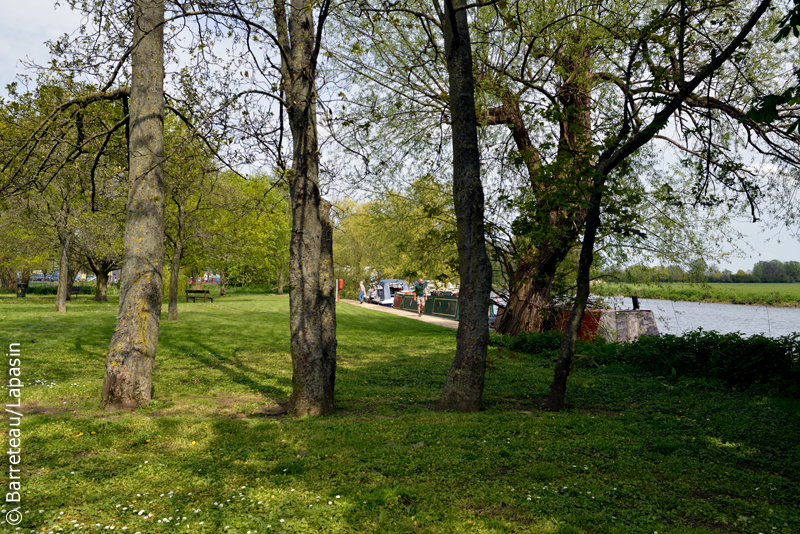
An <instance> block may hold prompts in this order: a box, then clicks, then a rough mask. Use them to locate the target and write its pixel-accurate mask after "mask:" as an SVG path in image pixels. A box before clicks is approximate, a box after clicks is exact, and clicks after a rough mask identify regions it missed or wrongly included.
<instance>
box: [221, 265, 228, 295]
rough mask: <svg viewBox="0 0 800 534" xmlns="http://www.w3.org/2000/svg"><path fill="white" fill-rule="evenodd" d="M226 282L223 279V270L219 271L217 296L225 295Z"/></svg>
mask: <svg viewBox="0 0 800 534" xmlns="http://www.w3.org/2000/svg"><path fill="white" fill-rule="evenodd" d="M227 287H228V280H227V279H226V278H225V269H220V271H219V296H220V297H224V296H225V294H226V293H227Z"/></svg>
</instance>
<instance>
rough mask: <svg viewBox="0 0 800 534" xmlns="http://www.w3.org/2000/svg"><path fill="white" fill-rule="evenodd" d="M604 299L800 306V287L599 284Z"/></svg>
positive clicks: (594, 290)
mask: <svg viewBox="0 0 800 534" xmlns="http://www.w3.org/2000/svg"><path fill="white" fill-rule="evenodd" d="M592 293H594V294H596V295H599V296H602V297H614V296H625V297H630V296H631V295H636V296H638V297H641V298H647V299H663V300H675V301H678V300H683V301H688V302H721V303H725V304H756V305H759V306H785V307H795V308H796V307H799V306H800V284H680V283H674V284H617V283H606V284H595V285H593V286H592Z"/></svg>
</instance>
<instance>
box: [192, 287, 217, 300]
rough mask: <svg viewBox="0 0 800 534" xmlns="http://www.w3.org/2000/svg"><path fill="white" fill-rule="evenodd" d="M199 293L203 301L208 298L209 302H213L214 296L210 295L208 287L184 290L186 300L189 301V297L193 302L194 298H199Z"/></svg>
mask: <svg viewBox="0 0 800 534" xmlns="http://www.w3.org/2000/svg"><path fill="white" fill-rule="evenodd" d="M200 295H203V302H205V301H206V299H208V301H209V302H212V303H213V302H214V298H213V297H212V296H211V291H209V290H208V289H187V290H186V302H189V299H192V302H195V299H198V298H200Z"/></svg>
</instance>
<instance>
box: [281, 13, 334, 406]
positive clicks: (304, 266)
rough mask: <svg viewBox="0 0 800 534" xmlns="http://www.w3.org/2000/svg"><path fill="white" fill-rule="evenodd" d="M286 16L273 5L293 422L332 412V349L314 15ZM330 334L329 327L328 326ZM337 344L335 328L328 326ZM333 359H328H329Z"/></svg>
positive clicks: (293, 14)
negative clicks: (287, 205)
mask: <svg viewBox="0 0 800 534" xmlns="http://www.w3.org/2000/svg"><path fill="white" fill-rule="evenodd" d="M289 9H290V12H289V14H288V17H287V14H286V12H285V5H284V4H283V2H276V3H275V21H276V29H277V33H278V40H279V43H280V47H281V75H282V83H283V89H284V94H285V95H286V101H287V108H286V109H287V113H288V116H289V126H290V129H291V133H292V170H291V173H290V179H289V191H290V197H291V209H292V237H291V243H290V260H289V288H290V291H289V303H290V304H289V310H290V311H289V313H290V319H289V322H290V330H291V351H292V368H293V369H292V396H291V399H290V401H289V407H288V408H289V412H290V413H292V414H293V415H294V416H296V417H299V416H303V415H312V416H313V415H325V414H329V413H332V412H333V410H334V400H333V392H334V390H333V385H334V376H335V370H336V360H335V345H334V349H333V352H332V353H330V352H329V351H327V350H326V347H327V348H330V340H329V339H328V337H327V335H328V334H327V333H324V332H325V331H326V329H325V327H323V316H322V306H321V303H322V301H323V298H322V291H321V282H322V279H321V276H320V266H321V260H322V233H323V225H322V221H321V218H320V201H321V199H320V192H319V147H318V141H317V122H316V121H317V112H316V98H317V95H316V88H315V77H316V53H317V51H316V48H315V43H316V35H315V30H314V19H313V11H312V10H311V9H309V8H308V4H307V3H306V2H305V1H304V0H292V2H291V5H290V6H289ZM327 326H328V327H330V326H331V325H330V324H329V325H327ZM332 327H333V332H334V336H335V321H334V322H333V324H332ZM331 358H333V359H331Z"/></svg>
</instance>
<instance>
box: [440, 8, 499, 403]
mask: <svg viewBox="0 0 800 534" xmlns="http://www.w3.org/2000/svg"><path fill="white" fill-rule="evenodd" d="M443 15H444V16H443V19H444V20H442V24H443V27H444V41H445V53H446V61H447V72H448V76H449V86H450V115H451V118H452V131H453V203H454V206H455V211H456V225H457V229H458V261H459V274H460V276H461V289H460V293H459V299H458V306H459V314H460V321H459V323H458V333H457V337H456V356H455V358H454V359H453V363H452V365H451V366H450V371H449V373H448V374H447V379H446V380H445V384H444V388H443V391H442V397H441V399H440V400H439V403H438V406H437V407H438V409H441V410H457V411H460V412H472V411H477V410H479V409H480V407H481V397H482V395H483V381H484V374H485V371H486V352H487V348H488V345H489V319H488V310H489V293H490V291H491V288H492V266H491V263H490V262H489V257H488V255H487V254H486V242H485V237H484V229H483V210H484V206H483V204H484V196H483V185H482V184H481V173H480V152H479V150H478V118H477V116H476V114H475V89H474V83H473V72H472V46H471V43H470V36H469V26H468V22H467V10H466V1H465V0H455V1H453V0H445V7H444V13H443Z"/></svg>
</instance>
